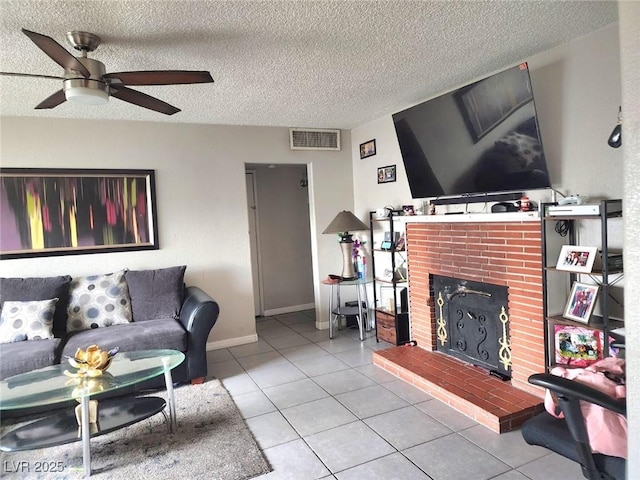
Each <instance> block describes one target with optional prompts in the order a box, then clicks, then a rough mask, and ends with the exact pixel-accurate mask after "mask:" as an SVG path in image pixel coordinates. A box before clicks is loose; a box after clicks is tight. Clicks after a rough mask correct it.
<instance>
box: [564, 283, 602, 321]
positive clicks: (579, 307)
mask: <svg viewBox="0 0 640 480" xmlns="http://www.w3.org/2000/svg"><path fill="white" fill-rule="evenodd" d="M599 288H600V287H599V286H598V285H590V284H587V283H580V282H573V287H572V288H571V294H570V295H569V299H568V300H567V305H566V306H565V308H564V313H563V314H562V316H563V317H565V318H568V319H570V320H575V321H577V322H581V323H585V324H586V323H589V318H590V317H591V312H593V307H594V306H595V304H596V297H597V295H598V289H599Z"/></svg>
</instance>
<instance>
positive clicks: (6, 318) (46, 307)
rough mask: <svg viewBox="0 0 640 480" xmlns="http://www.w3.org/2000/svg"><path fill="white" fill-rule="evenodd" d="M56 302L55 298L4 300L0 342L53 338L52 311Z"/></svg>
mask: <svg viewBox="0 0 640 480" xmlns="http://www.w3.org/2000/svg"><path fill="white" fill-rule="evenodd" d="M57 302H58V299H57V298H52V299H51V300H35V301H28V302H18V301H10V300H8V301H6V302H4V303H3V304H2V313H1V314H0V343H12V342H22V341H24V340H43V339H46V338H53V313H54V312H55V310H56V303H57Z"/></svg>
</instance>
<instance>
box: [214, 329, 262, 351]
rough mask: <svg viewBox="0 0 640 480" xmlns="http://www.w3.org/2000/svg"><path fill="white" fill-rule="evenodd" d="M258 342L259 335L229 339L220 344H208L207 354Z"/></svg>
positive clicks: (221, 341)
mask: <svg viewBox="0 0 640 480" xmlns="http://www.w3.org/2000/svg"><path fill="white" fill-rule="evenodd" d="M257 341H258V334H257V333H254V334H253V335H247V336H245V337H236V338H229V339H227V340H220V341H218V342H207V352H210V351H211V350H220V349H221V348H229V347H237V346H238V345H246V344H247V343H255V342H257Z"/></svg>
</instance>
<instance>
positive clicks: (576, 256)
mask: <svg viewBox="0 0 640 480" xmlns="http://www.w3.org/2000/svg"><path fill="white" fill-rule="evenodd" d="M597 254H598V248H597V247H580V246H576V245H563V246H562V250H560V255H559V256H558V263H557V264H556V269H557V270H565V271H567V272H575V273H591V269H592V268H593V262H594V261H595V260H596V255H597Z"/></svg>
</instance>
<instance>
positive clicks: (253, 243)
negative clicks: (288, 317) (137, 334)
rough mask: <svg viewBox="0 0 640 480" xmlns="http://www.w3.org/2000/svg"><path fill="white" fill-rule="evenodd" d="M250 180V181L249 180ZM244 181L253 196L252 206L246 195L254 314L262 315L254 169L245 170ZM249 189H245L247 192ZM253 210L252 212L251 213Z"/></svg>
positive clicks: (260, 259)
mask: <svg viewBox="0 0 640 480" xmlns="http://www.w3.org/2000/svg"><path fill="white" fill-rule="evenodd" d="M249 180H250V182H249ZM245 182H246V184H247V187H249V186H250V187H251V194H252V197H253V206H252V205H249V202H248V199H249V198H248V196H247V210H248V211H247V214H248V215H249V217H250V218H249V227H251V216H253V221H254V225H253V230H252V229H251V228H249V248H250V249H251V270H252V272H251V276H252V284H253V286H254V289H253V290H254V291H253V295H254V301H253V303H254V311H255V308H256V307H258V310H259V311H258V312H257V313H258V315H256V316H264V298H263V293H262V292H263V285H264V282H263V278H262V252H261V250H260V227H259V225H260V222H259V221H258V218H259V209H258V196H257V188H256V171H255V170H252V169H248V170H245ZM248 193H249V191H247V194H248ZM252 212H253V213H252ZM254 247H255V256H254V252H253V248H254ZM254 260H255V262H254ZM256 284H257V287H258V291H257V292H256V291H255V290H256V288H255V287H256ZM256 296H257V300H258V302H257V305H256Z"/></svg>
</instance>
